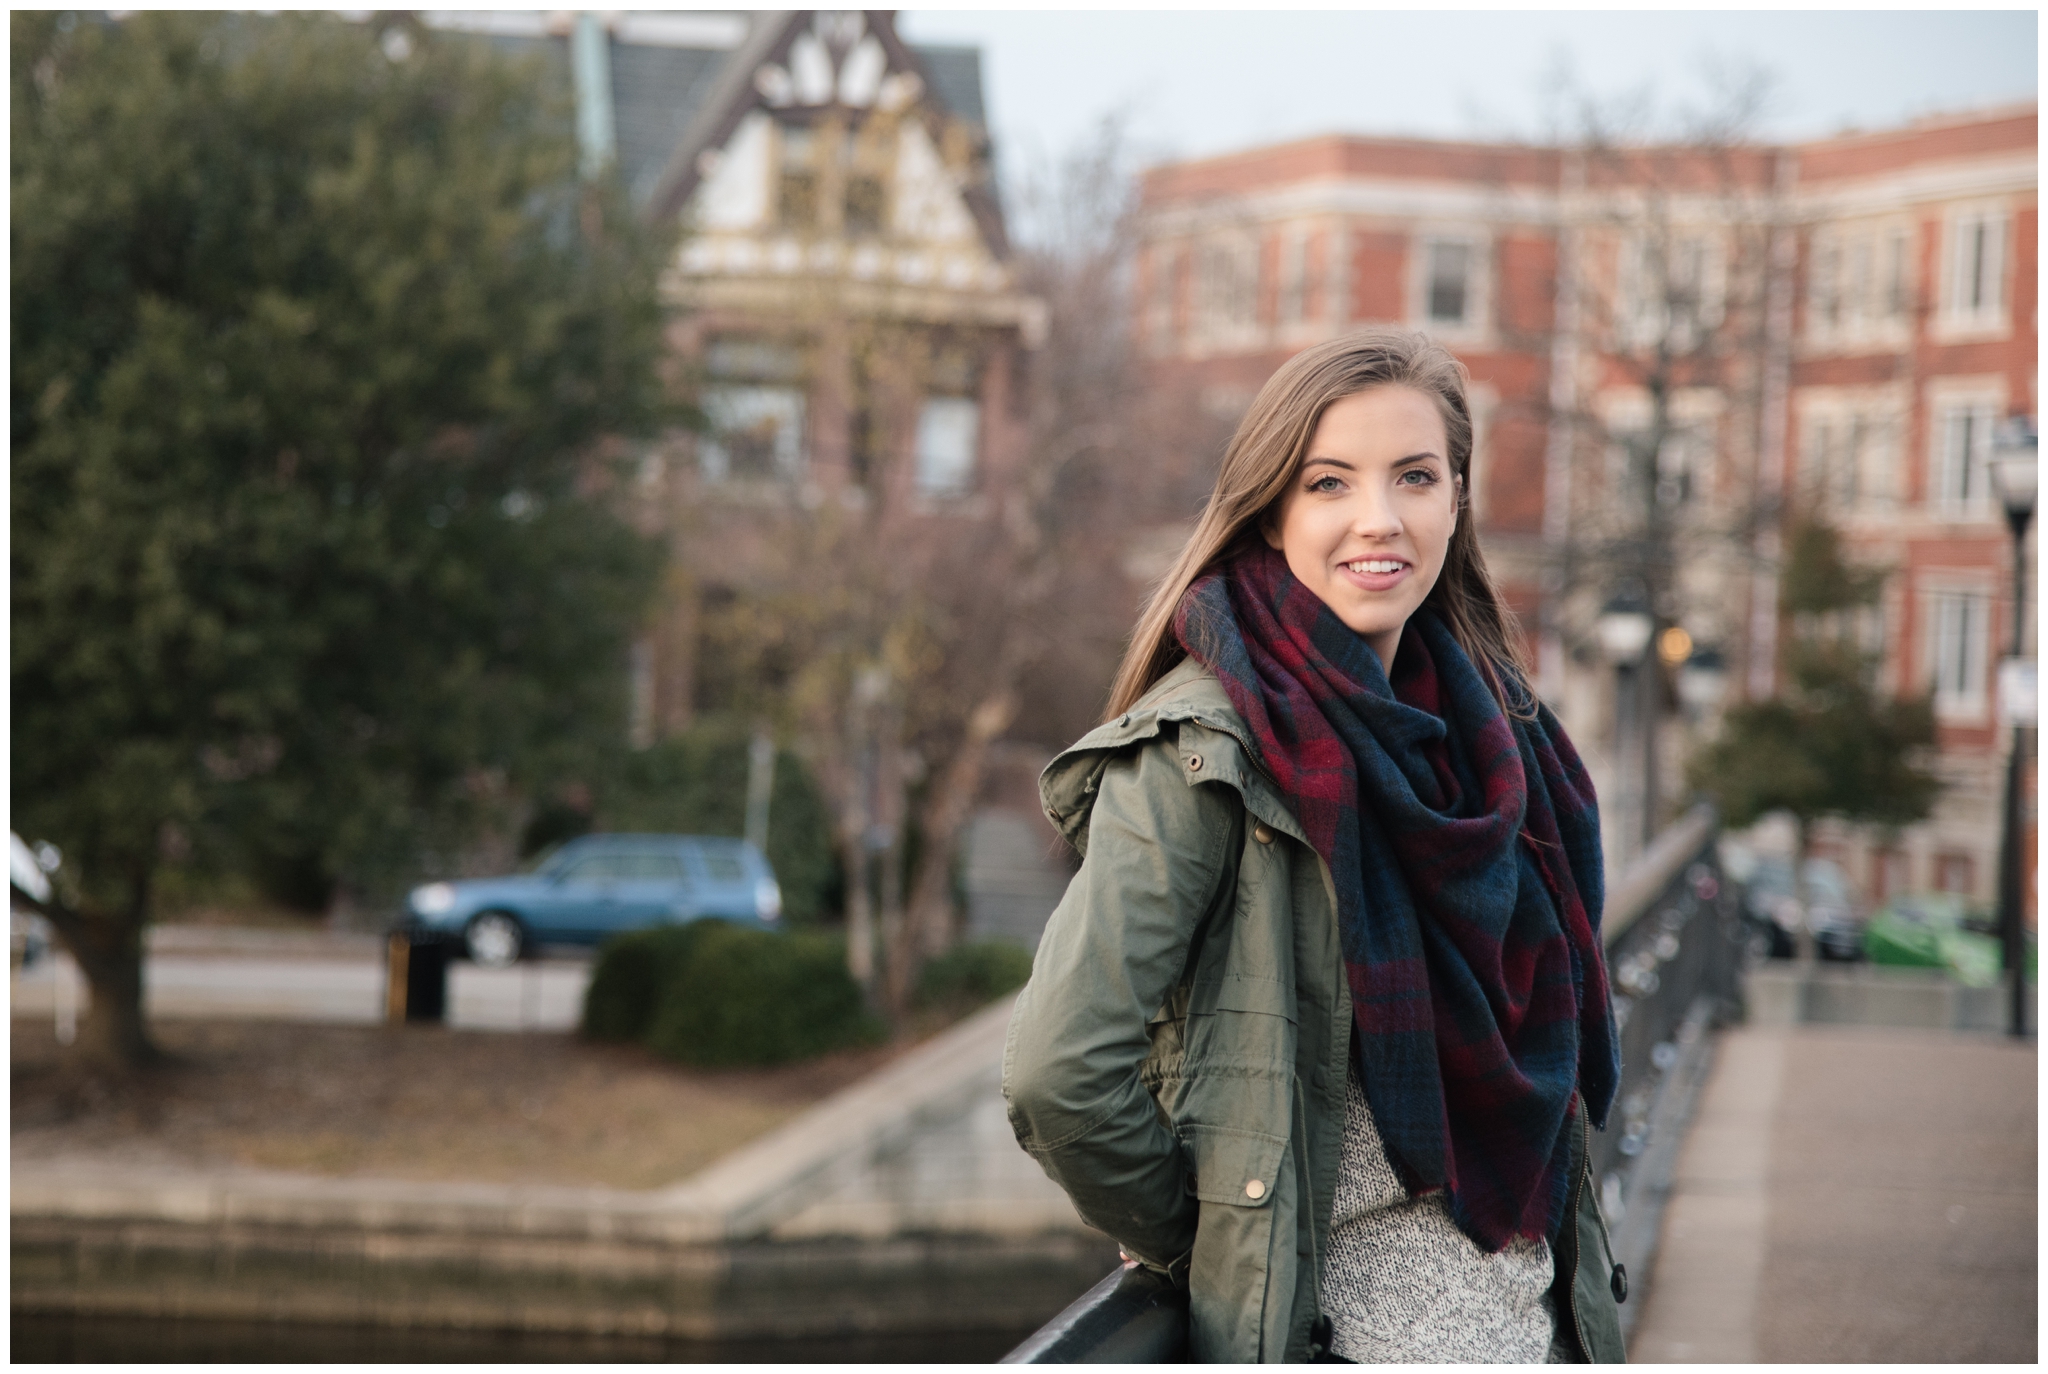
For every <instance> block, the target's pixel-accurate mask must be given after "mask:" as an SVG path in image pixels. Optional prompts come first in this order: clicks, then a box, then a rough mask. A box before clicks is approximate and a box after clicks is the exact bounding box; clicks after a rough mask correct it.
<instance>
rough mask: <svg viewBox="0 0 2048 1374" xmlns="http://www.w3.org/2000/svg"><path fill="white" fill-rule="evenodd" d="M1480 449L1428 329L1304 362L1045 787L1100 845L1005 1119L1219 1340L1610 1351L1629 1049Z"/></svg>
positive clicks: (1028, 996)
mask: <svg viewBox="0 0 2048 1374" xmlns="http://www.w3.org/2000/svg"><path fill="white" fill-rule="evenodd" d="M1471 459H1472V421H1471V415H1470V412H1469V410H1468V409H1467V406H1466V401H1465V376H1464V370H1463V368H1462V367H1461V366H1460V365H1459V364H1458V362H1457V360H1456V359H1454V358H1452V357H1451V355H1450V354H1448V353H1447V352H1445V351H1444V350H1443V349H1442V348H1440V347H1438V346H1436V345H1435V344H1432V343H1430V342H1429V341H1428V340H1427V339H1425V338H1423V337H1421V336H1419V335H1415V334H1409V333H1405V332H1397V331H1377V332H1372V333H1367V334H1361V335H1355V336H1352V337H1349V338H1344V339H1339V340H1335V341H1333V342H1331V343H1326V344H1322V345H1319V346H1317V347H1315V348H1311V349H1309V350H1308V351H1307V352H1304V353H1302V354H1300V355H1298V356H1297V357H1295V358H1293V359H1292V360H1290V361H1289V362H1288V363H1287V364H1285V365H1284V366H1283V367H1281V369H1280V370H1279V371H1278V372H1277V373H1275V374H1274V375H1273V378H1272V380H1270V381H1269V382H1267V383H1266V386H1265V388H1264V389H1263V390H1262V391H1261V392H1260V393H1259V396H1258V398H1257V399H1256V400H1255V401H1254V402H1253V403H1252V407H1251V410H1250V412H1249V413H1248V414H1247V415H1246V416H1245V419H1244V421H1243V423H1242V424H1241V425H1240V426H1239V428H1238V431H1237V435H1236V437H1235V438H1234V439H1233V440H1232V442H1231V445H1230V448H1229V450H1228V452H1227V453H1226V454H1225V456H1224V460H1223V468H1222V471H1221V473H1220V474H1219V475H1218V477H1217V481H1216V490H1215V492H1214V494H1213V495H1212V496H1211V497H1210V500H1209V504H1208V508H1207V510H1206V512H1205V513H1204V515H1203V517H1202V520H1201V522H1200V524H1199V525H1198V526H1197V528H1196V530H1195V533H1194V535H1193V537H1192V538H1191V539H1190V540H1189V541H1188V545H1187V547H1186V549H1185V550H1183V552H1182V554H1181V556H1180V560H1179V562H1178V563H1177V564H1176V565H1175V567H1174V569H1173V571H1172V572H1171V573H1169V574H1168V575H1167V577H1166V579H1165V581H1164V582H1163V583H1162V584H1161V586H1160V588H1159V591H1158V592H1157V594H1156V595H1155V596H1154V597H1153V599H1152V602H1151V604H1150V605H1149V607H1148V608H1147V610H1146V611H1145V614H1144V616H1143V618H1142V619H1141V620H1140V621H1139V623H1138V628H1137V631H1136V633H1135V635H1134V636H1133V639H1132V642H1131V646H1130V650H1129V652H1128V653H1127V655H1126V656H1125V659H1124V663H1123V667H1122V669H1121V670H1120V671H1119V673H1118V675H1117V679H1116V683H1115V686H1114V687H1113V689H1112V691H1111V698H1110V710H1109V715H1108V718H1107V720H1106V722H1105V723H1104V724H1103V725H1102V726H1101V727H1100V728H1098V729H1097V730H1095V731H1094V732H1093V733H1091V734H1089V735H1088V736H1087V737H1086V738H1084V739H1082V740H1081V741H1080V742H1079V743H1078V744H1076V745H1075V746H1074V747H1073V748H1071V749H1069V750H1067V751H1066V752H1065V753H1064V754H1062V755H1060V757H1059V758H1057V759H1055V760H1054V761H1053V763H1052V765H1051V766H1050V767H1049V768H1047V769H1046V772H1045V776H1044V778H1043V779H1042V781H1041V784H1040V786H1041V790H1042V793H1043V796H1044V799H1045V806H1046V814H1047V815H1048V816H1050V817H1051V818H1052V821H1053V823H1054V824H1055V825H1057V826H1059V827H1060V829H1061V830H1062V832H1063V833H1064V834H1065V835H1066V836H1067V838H1068V839H1070V840H1071V841H1072V842H1073V843H1074V845H1075V846H1076V847H1077V848H1079V849H1080V850H1081V852H1082V855H1083V863H1082V866H1081V871H1080V873H1079V874H1078V875H1076V877H1075V879H1074V882H1073V884H1072V886H1071V887H1070V888H1069V889H1068V891H1067V895H1066V897H1065V899H1064V900H1063V901H1062V902H1061V903H1060V906H1059V909H1058V910H1057V911H1055V912H1054V913H1053V916H1052V919H1051V922H1050V923H1049V924H1048V925H1047V927H1046V932H1045V937H1044V940H1043V942H1042V943H1041V944H1040V946H1039V950H1038V956H1037V960H1036V963H1035V964H1034V967H1033V970H1032V976H1031V982H1030V984H1029V985H1028V986H1027V987H1026V988H1025V989H1024V992H1023V993H1022V995H1021V996H1020V998H1019V1000H1018V1003H1017V1009H1016V1012H1015V1015H1014V1018H1013V1020H1012V1022H1011V1025H1010V1035H1009V1043H1008V1046H1007V1048H1006V1050H1005V1054H1004V1066H1003V1069H1004V1090H1005V1092H1006V1094H1007V1095H1008V1097H1009V1101H1010V1117H1011V1122H1012V1124H1013V1125H1014V1127H1015V1128H1016V1132H1017V1138H1018V1140H1019V1141H1020V1142H1021V1143H1022V1144H1023V1145H1024V1147H1025V1149H1027V1150H1029V1151H1030V1152H1031V1153H1032V1154H1033V1155H1034V1156H1035V1157H1036V1158H1037V1159H1038V1160H1039V1162H1040V1163H1041V1164H1043V1165H1044V1167H1045V1170H1046V1172H1047V1173H1048V1174H1049V1175H1050V1176H1051V1177H1052V1178H1053V1179H1054V1180H1055V1181H1056V1182H1058V1183H1059V1184H1060V1185H1061V1186H1062V1187H1063V1188H1065V1189H1066V1190H1067V1192H1068V1194H1069V1195H1070V1196H1071V1197H1072V1198H1073V1200H1074V1203H1075V1206H1076V1207H1077V1208H1078V1209H1079V1210H1080V1212H1081V1215H1082V1216H1083V1217H1084V1218H1086V1219H1087V1220H1088V1221H1089V1222H1090V1223H1091V1224H1092V1225H1095V1226H1097V1227H1099V1228H1101V1229H1102V1230H1103V1231H1105V1232H1107V1233H1108V1234H1109V1235H1111V1236H1113V1237H1115V1238H1116V1240H1117V1241H1118V1242H1119V1243H1120V1244H1121V1245H1122V1246H1123V1248H1124V1252H1125V1254H1126V1256H1127V1257H1128V1258H1130V1259H1133V1260H1135V1261H1137V1262H1140V1263H1143V1264H1145V1265H1148V1266H1151V1267H1153V1268H1155V1269H1158V1270H1161V1271H1163V1272H1165V1273H1166V1274H1168V1275H1170V1276H1171V1277H1173V1278H1174V1279H1175V1280H1176V1281H1179V1282H1184V1283H1185V1284H1186V1285H1187V1287H1188V1290H1189V1296H1190V1304H1189V1306H1190V1313H1191V1327H1190V1337H1191V1341H1192V1345H1193V1354H1194V1356H1195V1357H1196V1358H1197V1359H1201V1360H1229V1361H1252V1360H1300V1359H1309V1358H1317V1357H1322V1358H1330V1357H1332V1356H1334V1357H1336V1358H1341V1359H1347V1360H1356V1361H1404V1362H1406V1361H1467V1362H1469V1361H1515V1362H1532V1361H1533V1362H1542V1361H1544V1360H1546V1359H1549V1360H1562V1361H1586V1360H1601V1361H1606V1360H1619V1359H1621V1358H1622V1353H1621V1339H1620V1331H1619V1325H1618V1320H1617V1318H1618V1313H1617V1311H1616V1308H1615V1301H1616V1299H1617V1298H1618V1297H1620V1296H1622V1295H1624V1294H1625V1287H1624V1280H1623V1279H1622V1277H1621V1275H1620V1271H1619V1270H1618V1269H1617V1268H1615V1267H1614V1266H1613V1260H1612V1256H1611V1255H1610V1254H1609V1251H1608V1246H1607V1236H1606V1230H1605V1227H1604V1226H1603V1225H1602V1223H1601V1221H1600V1217H1599V1212H1598V1208H1597V1204H1596V1202H1595V1199H1594V1191H1595V1190H1594V1189H1593V1188H1591V1187H1590V1186H1589V1184H1588V1179H1587V1172H1588V1170H1587V1163H1586V1146H1587V1141H1588V1136H1587V1134H1586V1132H1587V1129H1588V1124H1587V1123H1588V1121H1589V1119H1590V1121H1591V1123H1592V1124H1594V1125H1604V1124H1605V1120H1606V1115H1607V1110H1608V1106H1609V1104H1610V1102H1611V1101H1612V1099H1613V1096H1614V1091H1615V1083H1616V1080H1617V1078H1618V1075H1619V1062H1618V1059H1617V1052H1616V1039H1615V1032H1614V1023H1613V1015H1612V1011H1611V1008H1610V1006H1609V1001H1608V988H1607V973H1606V966H1605V962H1604V960H1603V958H1602V954H1601V944H1600V934H1599V918H1600V903H1601V865H1600V845H1599V825H1598V820H1597V817H1596V815H1595V812H1594V799H1593V790H1592V787H1591V785H1590V783H1589V782H1588V781H1587V778H1586V775H1585V772H1584V770H1583V768H1582V767H1581V766H1580V763H1579V759H1578V756H1577V754H1576V753H1575V752H1574V751H1573V749H1572V746H1571V743H1570V742H1569V741H1568V740H1567V739H1566V738H1565V736H1564V732H1563V731H1562V730H1561V729H1560V728H1559V726H1558V723H1557V721H1556V719H1555V718H1554V717H1553V716H1552V715H1551V714H1550V712H1549V711H1548V710H1546V709H1545V708H1544V707H1543V706H1542V705H1540V704H1539V703H1538V702H1537V701H1536V700H1535V698H1534V695H1533V694H1532V693H1531V692H1530V690H1529V688H1528V685H1527V678H1526V675H1525V673H1524V672H1523V670H1522V668H1521V666H1520V664H1519V662H1518V655H1517V652H1516V647H1515V644H1516V641H1515V635H1514V630H1513V628H1512V623H1511V621H1510V618H1509V614H1508V612H1507V609H1506V607H1505V606H1504V604H1503V603H1502V600H1501V597H1500V593H1499V592H1498V591H1497V590H1496V588H1495V587H1494V585H1493V583H1492V581H1491V579H1490V578H1489V576H1488V574H1487V572H1486V568H1485V564H1484V563H1483V561H1482V560H1481V558H1480V553H1479V545H1478V542H1477V540H1476V539H1475V538H1474V534H1473V530H1472V521H1471V518H1470V513H1469V512H1470V505H1469V502H1470V493H1469V480H1470V472H1471ZM1610 1289H1612V1290H1613V1291H1612V1292H1610Z"/></svg>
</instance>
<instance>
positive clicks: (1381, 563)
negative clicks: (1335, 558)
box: [1337, 558, 1415, 592]
mask: <svg viewBox="0 0 2048 1374" xmlns="http://www.w3.org/2000/svg"><path fill="white" fill-rule="evenodd" d="M1337 569H1338V571H1339V572H1341V573H1342V574H1343V575H1344V580H1345V581H1347V582H1349V583H1350V584H1351V585H1352V586H1354V587H1357V588H1359V589H1361V590H1363V591H1368V592H1384V591H1390V590H1392V589H1393V588H1395V587H1397V586H1399V585H1400V584H1401V582H1402V580H1403V579H1404V578H1406V577H1407V576H1408V574H1410V573H1412V572H1414V571H1415V565H1414V564H1412V563H1410V562H1408V560H1406V559H1405V558H1357V559H1353V560H1352V561H1351V562H1349V563H1339V564H1338V565H1337Z"/></svg>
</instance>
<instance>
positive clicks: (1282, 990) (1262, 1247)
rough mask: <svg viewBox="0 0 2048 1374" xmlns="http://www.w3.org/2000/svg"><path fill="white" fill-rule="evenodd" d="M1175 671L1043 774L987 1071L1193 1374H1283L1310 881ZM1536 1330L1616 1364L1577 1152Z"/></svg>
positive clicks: (1226, 733) (1327, 1033)
mask: <svg viewBox="0 0 2048 1374" xmlns="http://www.w3.org/2000/svg"><path fill="white" fill-rule="evenodd" d="M1257 760H1258V753H1257V751H1256V749H1255V748H1254V747H1253V745H1252V743H1251V738H1250V732H1249V731H1248V730H1247V729H1246V728H1245V725H1244V722H1243V721H1242V720H1241V719H1240V718H1239V716H1238V715H1237V713H1236V712H1235V711H1234V710H1233V709H1232V708H1231V706H1230V701H1229V698H1228V697H1226V696H1225V695H1224V692H1223V688H1222V685H1221V684H1220V683H1218V682H1217V681H1216V678H1215V677H1214V675H1212V674H1211V673H1209V672H1208V671H1207V670H1206V669H1204V668H1202V667H1201V666H1200V665H1199V664H1197V663H1194V662H1192V661H1189V662H1185V663H1183V664H1182V665H1181V666H1180V667H1178V668H1176V669H1175V670H1174V671H1172V672H1171V673H1169V674H1168V675H1167V676H1166V677H1165V678H1164V679H1162V680H1161V681H1160V683H1159V684H1158V685H1157V686H1156V687H1154V688H1153V690H1152V691H1151V692H1150V693H1148V694H1147V695H1146V696H1145V698H1144V699H1143V700H1142V701H1140V702H1139V703H1138V705H1137V706H1135V707H1133V708H1132V710H1131V711H1130V713H1129V714H1127V715H1125V716H1123V717H1122V718H1120V719H1118V720H1116V721H1113V722H1111V723H1109V724H1107V725H1104V726H1101V727H1100V728H1098V729H1096V730H1095V731H1093V732H1091V733H1090V734H1089V735H1087V736H1086V737H1085V738H1083V739H1082V740H1081V741H1080V742H1079V743H1077V744H1075V745H1074V746H1073V747H1072V748H1071V749H1068V750H1067V751H1066V752H1065V753H1063V754H1061V755H1060V756H1059V757H1058V758H1056V759H1054V760H1053V762H1052V764H1051V766H1049V767H1048V768H1047V769H1046V770H1045V775H1044V777H1043V778H1041V780H1040V783H1039V787H1040V792H1041V794H1042V796H1043V798H1044V801H1045V809H1046V814H1047V816H1048V817H1050V818H1051V820H1052V822H1053V824H1054V825H1056V826H1058V827H1059V829H1060V831H1061V833H1062V834H1064V835H1065V836H1066V837H1067V838H1068V839H1069V840H1070V841H1072V842H1073V844H1074V846H1075V847H1076V848H1077V849H1079V850H1080V851H1081V853H1082V858H1083V862H1082V866H1081V871H1080V872H1079V873H1078V874H1077V875H1076V876H1075V878H1074V881H1073V883H1072V885H1071V886H1070V887H1069V888H1068V889H1067V894H1066V896H1065V898H1064V899H1063V900H1062V901H1061V902H1060V905H1059V908H1058V909H1057V910H1056V911H1054V912H1053V915H1052V918H1051V921H1050V922H1049V923H1048V924H1047V926H1046V930H1045V937H1044V939H1043V941H1042V942H1041V943H1040V945H1039V947H1038V955H1037V959H1036V961H1035V962H1034V964H1033V966H1032V971H1031V981H1030V983H1029V984H1027V985H1026V987H1025V988H1024V991H1023V992H1022V994H1020V996H1019V997H1018V1000H1017V1007H1016V1011H1015V1012H1014V1014H1013V1015H1012V1017H1011V1021H1010V1030H1009V1036H1008V1040H1007V1043H1006V1045H1005V1047H1004V1052H1003V1091H1004V1094H1005V1096H1006V1097H1007V1098H1008V1099H1009V1104H1010V1122H1011V1125H1012V1126H1013V1127H1014V1128H1015V1130H1016V1132H1017V1139H1018V1141H1019V1143H1021V1144H1022V1145H1023V1146H1024V1148H1025V1149H1026V1150H1028V1151H1029V1152H1030V1153H1031V1154H1032V1156H1033V1157H1034V1158H1036V1159H1037V1160H1038V1161H1039V1163H1040V1164H1041V1165H1043V1166H1044V1168H1045V1171H1046V1173H1047V1174H1048V1175H1049V1176H1050V1177H1051V1178H1052V1179H1053V1181H1054V1182H1056V1183H1058V1184H1059V1185H1060V1186H1061V1187H1062V1188H1064V1189H1065V1190H1066V1191H1067V1194H1068V1196H1070V1197H1071V1198H1072V1199H1073V1201H1074V1205H1075V1207H1076V1208H1077V1209H1078V1210H1079V1211H1080V1213H1081V1216H1082V1217H1083V1218H1084V1219H1085V1220H1086V1221H1088V1223H1089V1224H1090V1225H1093V1226H1095V1227H1098V1228H1099V1229H1101V1230H1102V1231H1104V1232H1106V1233H1108V1234H1109V1235H1110V1236H1111V1237H1113V1238H1115V1239H1116V1240H1117V1241H1118V1242H1119V1243H1120V1244H1121V1245H1122V1246H1123V1247H1124V1249H1125V1250H1126V1251H1128V1252H1129V1253H1130V1254H1131V1255H1133V1256H1135V1257H1137V1258H1139V1259H1140V1260H1142V1261H1143V1262H1145V1263H1146V1264H1148V1265H1151V1266H1153V1267H1154V1268H1158V1269H1162V1270H1165V1271H1167V1272H1168V1273H1170V1274H1171V1275H1173V1276H1174V1277H1175V1278H1177V1279H1181V1280H1183V1281H1184V1282H1186V1284H1187V1286H1188V1290H1189V1299H1190V1302H1189V1308H1190V1332H1189V1334H1190V1339H1191V1342H1192V1349H1193V1354H1194V1356H1195V1358H1196V1359H1199V1360H1211V1361H1233V1362H1249V1361H1266V1360H1301V1359H1305V1358H1307V1357H1308V1355H1309V1353H1310V1352H1309V1328H1310V1326H1311V1324H1312V1323H1313V1322H1314V1320H1315V1318H1316V1315H1317V1288H1318V1285H1317V1282H1316V1279H1315V1272H1316V1264H1317V1258H1316V1257H1317V1256H1318V1255H1319V1254H1320V1252H1321V1248H1322V1246H1321V1239H1322V1237H1323V1236H1324V1235H1326V1234H1327V1232H1328V1229H1329V1217H1330V1203H1331V1199H1332V1197H1333V1196H1334V1194H1335V1191H1336V1185H1337V1168H1338V1164H1339V1157H1340V1155H1341V1153H1342V1150H1343V1136H1344V1078H1345V1072H1346V1061H1347V1057H1348V1055H1349V1054H1350V1046H1351V998H1350V994H1349V992H1348V991H1347V989H1346V985H1345V981H1344V959H1343V953H1342V949H1341V947H1340V945H1339V943H1338V934H1337V901H1336V890H1335V888H1334V886H1333V885H1332V883H1331V880H1330V869H1329V865H1328V864H1326V863H1325V862H1324V861H1323V860H1322V858H1321V857H1320V856H1319V855H1317V854H1316V852H1315V850H1314V849H1313V848H1311V847H1310V845H1309V843H1308V841H1307V838H1306V837H1305V836H1304V835H1303V833H1302V830H1301V827H1300V825H1299V824H1297V823H1296V821H1295V819H1294V816H1293V814H1292V813H1291V812H1290V811H1289V810H1288V808H1287V806H1286V805H1285V804H1284V803H1283V802H1282V800H1281V797H1280V793H1279V792H1278V790H1277V789H1276V788H1275V786H1274V783H1273V781H1272V779H1271V778H1270V777H1268V776H1267V775H1266V774H1265V773H1264V772H1263V771H1262V770H1261V767H1260V765H1259V763H1258V762H1257ZM1578 1139H1579V1149H1578V1152H1577V1159H1578V1162H1577V1163H1575V1164H1574V1166H1573V1176H1574V1178H1575V1180H1576V1182H1575V1184H1574V1190H1575V1199H1576V1200H1575V1206H1574V1211H1575V1213H1576V1216H1577V1221H1578V1224H1577V1225H1576V1227H1570V1226H1568V1227H1567V1228H1566V1229H1565V1235H1564V1236H1563V1237H1562V1239H1561V1241H1560V1243H1559V1244H1558V1245H1557V1246H1556V1247H1555V1251H1556V1254H1557V1258H1558V1264H1559V1269H1560V1275H1559V1284H1558V1286H1557V1287H1556V1288H1554V1289H1553V1290H1552V1292H1553V1296H1554V1297H1555V1298H1556V1299H1557V1300H1558V1312H1559V1316H1560V1322H1561V1324H1563V1325H1565V1326H1566V1327H1567V1329H1568V1330H1569V1331H1570V1332H1571V1335H1572V1336H1573V1337H1574V1338H1575V1340H1576V1344H1577V1345H1578V1347H1579V1350H1580V1351H1581V1352H1583V1353H1589V1354H1590V1357H1591V1358H1592V1359H1594V1360H1596V1361H1603V1362H1605V1361H1619V1360H1620V1359H1622V1343H1621V1333H1620V1327H1619V1322H1618V1317H1619V1314H1618V1312H1617V1310H1616V1307H1615V1303H1614V1298H1613V1297H1612V1296H1611V1294H1610V1293H1609V1291H1608V1290H1609V1282H1610V1271H1611V1267H1612V1265H1613V1259H1612V1256H1611V1255H1610V1254H1609V1251H1608V1244H1607V1233H1606V1228H1605V1226H1604V1225H1603V1224H1602V1222H1601V1220H1600V1215H1599V1210H1598V1207H1597V1205H1596V1203H1595V1199H1594V1195H1593V1194H1594V1190H1593V1189H1592V1188H1590V1187H1588V1186H1586V1181H1585V1176H1586V1165H1585V1163H1584V1155H1585V1136H1584V1128H1583V1126H1581V1127H1580V1128H1579V1131H1578Z"/></svg>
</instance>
